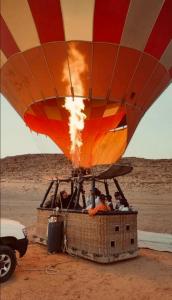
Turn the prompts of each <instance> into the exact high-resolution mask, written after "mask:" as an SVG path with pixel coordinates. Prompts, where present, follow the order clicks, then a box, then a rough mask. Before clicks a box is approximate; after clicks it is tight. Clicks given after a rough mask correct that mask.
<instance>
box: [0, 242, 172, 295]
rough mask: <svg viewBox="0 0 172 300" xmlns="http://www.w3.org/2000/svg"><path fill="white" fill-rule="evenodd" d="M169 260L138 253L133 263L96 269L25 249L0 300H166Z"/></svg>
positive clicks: (170, 270)
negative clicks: (23, 255)
mask: <svg viewBox="0 0 172 300" xmlns="http://www.w3.org/2000/svg"><path fill="white" fill-rule="evenodd" d="M171 278H172V254H170V253H159V252H156V251H151V250H140V253H139V257H138V258H136V259H132V260H128V261H124V262H118V263H115V264H111V265H99V264H96V263H93V262H90V261H86V260H83V259H80V258H76V257H71V256H68V255H65V254H55V255H48V254H47V250H46V247H45V246H39V245H30V246H29V250H28V252H27V254H26V256H25V257H23V258H22V259H20V260H19V265H18V266H17V268H16V272H15V274H14V276H13V277H12V279H11V280H10V281H8V282H6V283H5V284H3V286H2V289H1V296H2V299H3V300H18V299H19V300H20V299H22V300H30V299H34V298H35V299H36V300H42V299H44V300H46V299H51V300H56V299H57V300H61V299H67V300H75V299H83V300H87V299H90V300H92V299H99V300H112V299H120V300H122V299H123V300H125V299H127V300H128V299H132V300H135V299H137V300H138V299H140V300H142V299H143V300H148V299H156V300H159V299H160V300H162V299H163V300H168V299H169V300H171V299H172V285H171Z"/></svg>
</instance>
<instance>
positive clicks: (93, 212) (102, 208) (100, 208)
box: [88, 194, 111, 216]
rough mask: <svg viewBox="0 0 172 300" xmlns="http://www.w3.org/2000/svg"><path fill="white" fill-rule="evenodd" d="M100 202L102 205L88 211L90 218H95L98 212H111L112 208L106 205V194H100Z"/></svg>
mask: <svg viewBox="0 0 172 300" xmlns="http://www.w3.org/2000/svg"><path fill="white" fill-rule="evenodd" d="M99 201H100V204H98V205H97V206H96V207H95V208H90V209H89V210H88V213H89V215H90V216H94V215H96V214H97V213H98V212H103V211H110V210H111V208H110V207H109V206H108V205H107V204H106V197H105V195H104V194H100V197H99Z"/></svg>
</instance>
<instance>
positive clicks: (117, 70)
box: [1, 0, 172, 167]
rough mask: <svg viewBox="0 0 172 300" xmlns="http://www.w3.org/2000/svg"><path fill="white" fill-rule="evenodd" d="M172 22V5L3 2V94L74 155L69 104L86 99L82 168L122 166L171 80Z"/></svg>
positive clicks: (43, 0) (40, 0)
mask: <svg viewBox="0 0 172 300" xmlns="http://www.w3.org/2000/svg"><path fill="white" fill-rule="evenodd" d="M171 20H172V1H171V0H165V1H157V0H152V1H145V0H140V1H130V0H116V1H115V0H114V1H112V0H106V1H104V0H95V1H93V0H88V1H80V0H71V1H68V0H61V1H57V0H49V1H46V0H37V1H35V0H28V1H27V0H22V1H17V0H13V1H11V0H2V5H1V30H2V41H1V76H2V77H1V92H2V93H3V95H4V96H5V97H6V98H7V99H8V101H9V102H10V103H11V104H12V106H13V107H14V108H15V110H16V111H17V112H18V113H19V114H20V116H21V117H22V118H23V120H24V121H25V123H26V124H27V126H28V127H29V128H30V129H32V130H34V131H36V132H38V133H41V134H45V135H48V136H49V137H50V138H51V139H52V140H53V141H54V142H55V143H56V144H57V145H58V146H59V147H60V148H61V149H62V151H63V152H64V154H65V155H66V156H67V157H68V158H71V153H70V136H69V125H68V119H69V113H68V112H67V111H66V110H65V108H64V107H63V106H64V99H65V97H69V96H74V97H82V98H84V99H85V100H84V103H85V114H86V120H85V127H84V130H83V132H82V140H83V145H82V147H81V157H80V165H81V166H83V167H90V166H92V165H96V164H105V163H112V162H115V161H117V160H118V159H119V158H120V157H121V155H122V154H123V153H124V151H125V149H126V147H127V145H128V143H129V141H130V139H131V137H132V135H133V133H134V131H135V129H136V127H137V125H138V123H139V121H140V119H141V118H142V116H143V115H144V113H145V112H146V111H147V109H148V108H149V107H150V105H151V104H152V103H153V102H154V101H155V100H156V98H157V97H158V96H159V95H160V94H161V93H162V92H163V90H164V89H165V88H166V87H167V86H168V85H169V83H170V81H171V77H172V22H171Z"/></svg>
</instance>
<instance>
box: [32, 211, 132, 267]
mask: <svg viewBox="0 0 172 300" xmlns="http://www.w3.org/2000/svg"><path fill="white" fill-rule="evenodd" d="M51 214H52V210H51V209H49V210H47V209H38V220H37V230H36V234H37V236H38V237H39V238H40V241H41V240H42V241H43V242H44V243H46V241H47V220H48V217H49V216H50V215H51ZM58 214H60V215H61V216H63V218H64V232H65V235H66V239H64V240H66V244H65V249H66V252H68V253H69V254H74V255H77V256H81V257H84V258H87V259H90V260H93V261H97V262H101V263H110V262H114V261H118V260H124V259H128V258H131V257H136V256H137V213H136V212H118V213H115V212H111V213H106V214H105V213H103V214H98V215H95V216H92V217H90V216H89V215H88V214H87V213H82V212H79V211H67V212H66V211H65V210H63V211H62V212H60V213H58Z"/></svg>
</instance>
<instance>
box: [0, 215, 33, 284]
mask: <svg viewBox="0 0 172 300" xmlns="http://www.w3.org/2000/svg"><path fill="white" fill-rule="evenodd" d="M27 246H28V239H27V232H26V228H25V226H24V225H22V224H21V223H19V222H17V221H13V220H9V219H1V220H0V282H5V281H7V280H8V279H9V278H10V276H11V275H12V274H13V272H14V270H15V268H16V264H17V260H16V252H15V251H16V250H17V251H18V252H19V255H20V257H22V256H23V255H24V254H25V253H26V250H27Z"/></svg>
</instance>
